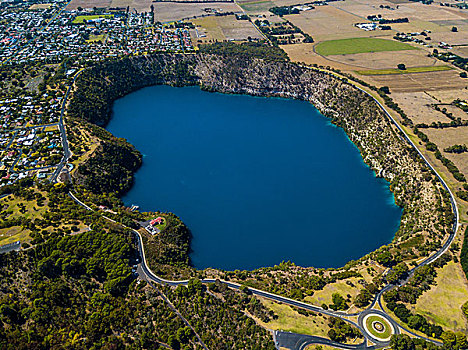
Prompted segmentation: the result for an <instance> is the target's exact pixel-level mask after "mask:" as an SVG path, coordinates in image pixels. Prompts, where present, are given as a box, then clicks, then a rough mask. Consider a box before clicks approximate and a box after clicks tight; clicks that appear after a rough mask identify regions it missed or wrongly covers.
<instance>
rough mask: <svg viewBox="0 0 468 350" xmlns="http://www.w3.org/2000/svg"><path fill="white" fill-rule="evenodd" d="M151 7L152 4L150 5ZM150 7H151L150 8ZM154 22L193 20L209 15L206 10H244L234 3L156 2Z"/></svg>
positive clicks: (154, 4)
mask: <svg viewBox="0 0 468 350" xmlns="http://www.w3.org/2000/svg"><path fill="white" fill-rule="evenodd" d="M150 5H151V3H150ZM150 5H149V6H150ZM152 5H153V6H154V20H155V21H159V22H163V23H165V22H172V21H178V20H181V19H188V18H189V19H193V18H195V17H200V16H202V15H207V12H206V11H205V9H206V8H213V9H217V10H218V11H220V12H241V11H242V9H241V8H240V7H239V6H237V4H235V3H233V2H205V3H175V2H154V3H152Z"/></svg>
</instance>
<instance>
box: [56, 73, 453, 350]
mask: <svg viewBox="0 0 468 350" xmlns="http://www.w3.org/2000/svg"><path fill="white" fill-rule="evenodd" d="M301 67H303V68H306V69H311V70H315V71H319V72H322V73H325V74H329V75H333V76H335V77H338V78H345V79H346V80H347V81H348V82H349V83H350V84H352V85H353V86H354V87H355V88H357V89H359V90H360V91H362V92H363V93H365V94H366V95H368V96H370V97H371V98H372V99H373V100H374V101H375V102H376V103H377V105H378V106H379V107H380V108H381V109H382V110H383V112H384V113H385V115H386V116H387V117H388V118H389V120H390V121H391V123H392V124H393V125H395V127H396V128H397V129H398V130H399V131H400V132H401V133H402V135H403V136H404V138H405V139H406V141H407V142H408V144H409V145H411V146H412V147H413V148H414V149H415V150H416V151H417V152H418V154H419V156H420V157H421V158H422V159H423V160H424V162H425V163H426V165H427V166H428V167H429V168H430V169H431V170H432V171H433V172H434V174H435V175H436V176H437V177H438V178H439V180H440V182H441V183H442V185H443V187H444V188H445V189H446V190H447V192H448V193H449V195H450V201H451V204H452V209H453V213H454V216H455V220H454V223H453V228H452V232H451V233H450V235H449V237H448V239H447V240H446V242H445V243H444V245H443V246H442V247H441V249H439V250H438V251H437V252H436V253H435V254H433V255H431V256H429V257H427V258H426V259H425V260H424V261H422V262H421V263H420V264H419V265H417V266H416V267H414V268H413V269H411V270H410V271H409V273H408V278H406V280H404V281H402V282H401V283H400V285H399V286H403V285H405V284H406V283H407V282H408V280H409V279H410V278H411V276H412V275H413V274H414V271H415V270H416V269H417V268H418V267H420V266H424V265H428V264H430V263H432V262H434V261H435V260H437V259H438V258H439V257H440V256H442V254H444V253H445V252H446V251H447V250H448V248H449V247H450V245H451V244H452V242H453V240H454V239H455V235H456V232H457V229H458V226H459V216H458V206H457V203H456V201H455V196H454V195H453V193H452V191H451V190H450V188H449V187H448V185H447V184H446V183H445V181H444V179H443V178H442V177H441V176H440V175H439V174H438V173H437V171H436V170H435V169H434V167H433V166H432V165H431V164H430V163H429V161H428V160H427V159H426V157H425V156H424V155H423V154H422V153H421V151H420V150H419V149H418V148H417V147H416V145H415V144H414V143H413V141H411V139H410V138H409V137H408V135H407V134H406V132H405V131H404V130H403V128H402V127H401V126H400V125H399V124H398V122H397V121H396V120H395V119H394V118H393V117H392V115H391V114H390V113H389V112H388V110H387V109H386V108H385V107H384V106H383V105H382V104H381V103H380V102H379V101H378V100H377V99H376V98H375V97H374V96H373V95H372V94H370V93H369V92H367V91H366V90H364V89H362V88H360V87H359V86H357V85H356V84H355V83H354V82H353V81H352V80H350V79H349V78H347V77H342V76H340V75H338V74H337V73H335V72H330V71H326V70H321V69H317V68H311V67H305V66H301ZM81 72H82V71H79V72H78V73H77V74H76V75H75V76H74V78H73V81H72V82H71V83H70V86H69V88H68V91H67V94H66V96H65V98H64V101H63V105H62V111H61V116H60V124H59V125H61V128H60V130H61V133H62V135H63V136H62V141H63V143H64V148H63V149H64V154H65V155H64V159H63V160H62V162H61V163H60V165H59V167H58V168H57V171H56V173H55V174H54V176H53V181H55V180H56V178H57V175H58V174H59V173H60V170H61V169H62V168H63V166H64V165H65V163H66V161H67V160H68V157H69V156H70V153H69V150H68V142H67V140H66V133H65V129H64V127H63V113H64V109H65V106H66V99H67V97H68V94H69V92H70V90H71V88H72V86H73V83H74V82H75V80H76V78H77V77H78V75H79V74H80V73H81ZM65 144H66V145H65ZM59 169H60V170H59ZM69 195H70V197H71V198H72V199H73V200H74V201H75V202H77V203H78V204H79V205H81V206H83V207H84V208H86V209H87V210H92V209H91V208H90V207H89V206H87V205H86V204H84V203H83V202H81V201H80V200H78V199H77V198H76V197H75V196H74V195H73V194H72V193H71V192H70V193H69ZM103 217H104V218H106V219H107V220H109V221H112V222H114V223H115V221H114V220H112V219H110V218H108V217H106V216H103ZM121 225H122V224H121ZM122 226H124V227H126V226H125V225H122ZM126 228H128V229H130V230H132V231H133V232H134V233H135V235H136V237H137V240H138V244H137V246H138V250H139V253H140V255H141V257H142V262H141V263H140V264H139V267H138V270H139V272H140V273H143V274H144V275H145V276H146V278H148V279H149V280H151V281H154V282H156V283H160V284H167V285H170V286H178V285H187V284H188V280H180V281H173V280H166V279H164V278H161V277H159V276H157V275H156V274H155V273H153V271H151V269H150V268H149V266H148V264H147V262H146V254H145V250H144V246H143V239H142V237H141V234H140V232H138V231H136V230H134V229H131V228H129V227H126ZM215 281H216V280H215V279H203V280H202V282H203V283H214V282H215ZM220 282H221V283H224V284H225V285H227V286H228V287H230V288H232V289H236V290H239V289H240V287H241V285H240V284H238V283H234V282H230V281H224V280H220ZM395 287H396V286H394V285H391V284H388V285H386V286H385V287H384V288H382V290H380V292H379V293H378V294H377V295H376V297H375V299H374V300H373V302H372V304H371V306H370V307H369V308H368V309H366V310H364V311H362V312H360V313H356V314H346V313H344V312H339V311H332V310H325V309H322V308H321V307H319V306H315V305H311V304H308V303H304V302H300V301H297V300H293V299H290V298H286V297H283V296H280V295H276V294H273V293H269V292H265V291H262V290H259V289H255V288H249V291H250V292H251V293H252V294H253V295H257V296H260V297H264V298H268V299H271V300H274V301H277V302H281V303H284V304H287V305H290V306H295V307H300V308H303V309H306V310H310V311H313V312H317V313H322V314H325V315H328V316H333V317H339V318H340V319H342V320H344V321H346V322H348V323H350V324H352V325H353V326H355V327H357V328H358V329H359V330H360V331H361V333H362V334H363V335H364V337H365V338H366V339H367V340H369V341H371V342H373V343H375V344H376V345H375V346H371V347H367V346H366V344H365V342H363V343H361V344H357V345H354V344H353V345H348V344H340V343H336V342H332V341H331V340H329V339H325V338H320V337H312V336H306V335H301V334H294V333H289V332H275V339H276V341H277V342H278V339H280V340H282V339H285V342H286V343H288V344H289V343H291V344H292V343H294V344H296V345H294V349H298V350H301V349H304V348H305V347H306V346H307V345H309V344H324V345H333V346H335V347H339V348H342V349H363V348H377V347H384V346H388V343H389V342H379V341H376V340H375V339H373V338H372V337H371V336H370V335H369V334H368V333H367V332H366V331H365V330H364V328H363V327H362V317H363V316H364V315H365V314H369V313H377V314H381V315H384V317H385V318H386V319H387V320H389V322H391V323H392V325H393V326H394V327H395V330H396V332H397V333H398V332H399V329H403V330H405V331H407V332H409V333H410V334H412V335H414V336H416V337H419V338H422V339H425V340H428V341H432V342H434V343H436V344H440V342H436V341H433V340H431V339H428V338H425V337H421V336H419V335H417V334H415V333H413V332H411V331H409V330H407V329H405V328H404V327H402V326H400V325H399V324H398V323H397V322H396V321H395V320H393V319H392V318H391V317H390V316H389V315H388V314H386V313H385V312H382V311H380V310H376V309H374V306H375V304H376V303H378V304H379V305H380V306H382V305H381V297H382V295H383V293H385V292H386V291H389V290H390V289H392V288H395ZM350 316H359V320H358V323H356V322H354V321H351V320H349V319H347V318H346V317H350ZM360 321H361V322H360ZM277 346H279V345H278V343H277Z"/></svg>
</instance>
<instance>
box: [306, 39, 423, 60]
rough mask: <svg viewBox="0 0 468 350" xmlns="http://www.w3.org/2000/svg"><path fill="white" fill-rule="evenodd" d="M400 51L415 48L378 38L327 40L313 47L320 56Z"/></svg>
mask: <svg viewBox="0 0 468 350" xmlns="http://www.w3.org/2000/svg"><path fill="white" fill-rule="evenodd" d="M400 50H416V48H415V47H413V46H411V45H408V44H404V43H401V42H398V41H394V40H387V39H378V38H352V39H339V40H329V41H324V42H321V43H319V44H317V45H316V46H315V51H316V52H317V53H318V54H319V55H322V56H329V55H349V54H355V53H366V52H382V51H400Z"/></svg>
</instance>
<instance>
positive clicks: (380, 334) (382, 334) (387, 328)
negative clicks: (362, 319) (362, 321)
mask: <svg viewBox="0 0 468 350" xmlns="http://www.w3.org/2000/svg"><path fill="white" fill-rule="evenodd" d="M374 322H378V323H380V324H381V325H382V327H383V330H382V331H379V330H377V329H376V328H375V327H374V325H373V324H374ZM366 327H367V329H368V331H369V332H370V333H371V334H372V335H373V336H374V337H376V338H377V339H387V338H389V337H390V336H391V335H392V326H391V325H390V324H389V323H388V322H387V320H385V319H384V318H383V317H380V316H377V315H371V316H369V317H367V319H366Z"/></svg>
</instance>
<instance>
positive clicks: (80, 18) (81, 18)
mask: <svg viewBox="0 0 468 350" xmlns="http://www.w3.org/2000/svg"><path fill="white" fill-rule="evenodd" d="M98 18H114V15H84V16H76V18H75V19H74V20H73V22H72V23H73V24H84V23H86V21H89V20H93V19H98Z"/></svg>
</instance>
